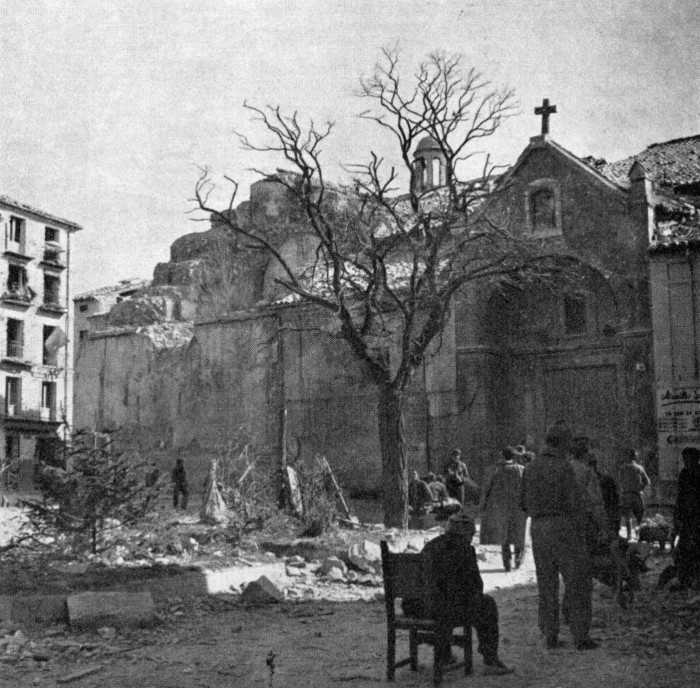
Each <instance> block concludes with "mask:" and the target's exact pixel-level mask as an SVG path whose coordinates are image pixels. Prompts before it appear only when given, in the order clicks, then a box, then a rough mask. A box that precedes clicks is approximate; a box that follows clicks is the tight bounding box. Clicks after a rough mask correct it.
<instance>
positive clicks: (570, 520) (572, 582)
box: [520, 423, 598, 650]
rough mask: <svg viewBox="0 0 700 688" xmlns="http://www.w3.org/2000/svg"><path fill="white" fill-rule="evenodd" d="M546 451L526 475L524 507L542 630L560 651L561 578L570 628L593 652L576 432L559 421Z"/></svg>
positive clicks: (578, 642) (584, 647)
mask: <svg viewBox="0 0 700 688" xmlns="http://www.w3.org/2000/svg"><path fill="white" fill-rule="evenodd" d="M545 444H546V446H545V448H544V450H543V451H542V453H541V455H539V456H537V457H536V458H535V459H534V460H533V461H531V462H530V463H529V464H528V465H527V466H525V471H524V472H523V485H522V491H521V494H520V506H521V508H522V509H523V511H525V512H526V513H527V515H528V516H530V517H531V518H532V522H531V525H530V535H531V537H532V553H533V555H534V557H535V571H536V574H537V588H538V591H539V626H540V630H541V631H542V632H543V633H544V636H545V641H546V643H547V647H548V648H550V649H554V648H556V647H559V645H560V643H559V639H558V636H559V574H561V576H562V578H563V579H564V592H565V598H566V606H567V610H568V615H569V626H570V628H571V634H572V635H573V637H574V643H575V646H576V649H577V650H593V649H595V648H596V647H598V644H597V643H596V642H595V641H593V640H592V639H591V637H590V629H591V617H592V610H591V605H592V603H591V594H592V590H593V585H592V578H591V569H590V560H589V557H588V552H587V551H586V545H585V532H584V526H583V500H582V498H581V493H580V491H579V487H578V485H577V483H576V476H575V475H574V469H573V468H572V467H571V464H570V463H569V461H568V460H567V454H568V450H569V446H570V444H571V431H570V430H569V428H568V427H567V426H566V425H564V424H561V423H555V424H554V425H553V426H552V427H551V428H550V429H549V430H548V431H547V436H546V438H545Z"/></svg>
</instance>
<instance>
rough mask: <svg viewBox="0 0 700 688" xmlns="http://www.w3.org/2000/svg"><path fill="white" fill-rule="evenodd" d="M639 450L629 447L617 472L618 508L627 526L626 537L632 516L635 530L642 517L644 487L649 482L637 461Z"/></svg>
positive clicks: (630, 534)
mask: <svg viewBox="0 0 700 688" xmlns="http://www.w3.org/2000/svg"><path fill="white" fill-rule="evenodd" d="M638 458H639V452H638V451H637V450H636V449H630V450H628V452H627V455H626V457H625V461H624V463H623V464H622V465H621V466H620V468H619V469H618V472H617V483H618V485H619V486H620V510H621V511H622V517H623V518H624V519H625V525H626V527H627V539H628V540H629V539H630V537H632V516H634V518H635V520H636V521H637V531H639V526H640V525H641V523H642V519H643V518H644V494H643V493H644V488H646V487H647V485H649V484H650V482H651V481H650V480H649V476H648V475H647V472H646V471H645V470H644V466H642V465H640V464H639V463H637V459H638Z"/></svg>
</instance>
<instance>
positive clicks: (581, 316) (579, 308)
mask: <svg viewBox="0 0 700 688" xmlns="http://www.w3.org/2000/svg"><path fill="white" fill-rule="evenodd" d="M586 329H587V328H586V300H585V299H584V298H583V297H582V296H565V297H564V333H565V334H585V333H586Z"/></svg>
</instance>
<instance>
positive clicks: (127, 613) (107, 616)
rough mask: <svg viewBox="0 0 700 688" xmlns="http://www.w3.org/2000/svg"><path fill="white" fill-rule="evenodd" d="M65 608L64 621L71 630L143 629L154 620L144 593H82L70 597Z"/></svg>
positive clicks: (149, 595)
mask: <svg viewBox="0 0 700 688" xmlns="http://www.w3.org/2000/svg"><path fill="white" fill-rule="evenodd" d="M67 604H68V621H69V623H70V625H71V628H73V629H75V630H92V629H98V628H100V627H102V626H114V627H115V628H128V627H133V626H146V625H148V624H151V623H153V622H154V621H155V618H156V617H155V605H154V604H153V598H152V597H151V594H150V593H148V592H135V593H129V592H83V593H80V594H78V595H71V596H70V597H69V598H68V600H67Z"/></svg>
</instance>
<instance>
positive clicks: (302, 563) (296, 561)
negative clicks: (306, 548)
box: [285, 554, 306, 569]
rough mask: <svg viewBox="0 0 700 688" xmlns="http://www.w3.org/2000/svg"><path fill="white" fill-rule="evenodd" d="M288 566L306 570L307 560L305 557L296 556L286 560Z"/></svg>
mask: <svg viewBox="0 0 700 688" xmlns="http://www.w3.org/2000/svg"><path fill="white" fill-rule="evenodd" d="M285 562H286V564H287V566H294V567H295V568H300V569H303V568H306V559H304V557H301V556H299V555H298V554H295V555H294V556H293V557H287V558H286V559H285Z"/></svg>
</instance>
